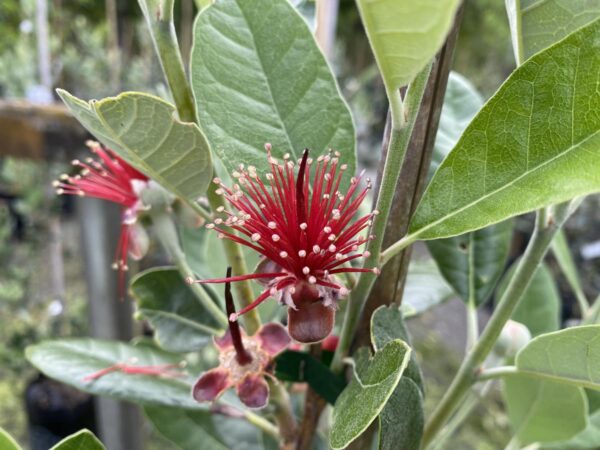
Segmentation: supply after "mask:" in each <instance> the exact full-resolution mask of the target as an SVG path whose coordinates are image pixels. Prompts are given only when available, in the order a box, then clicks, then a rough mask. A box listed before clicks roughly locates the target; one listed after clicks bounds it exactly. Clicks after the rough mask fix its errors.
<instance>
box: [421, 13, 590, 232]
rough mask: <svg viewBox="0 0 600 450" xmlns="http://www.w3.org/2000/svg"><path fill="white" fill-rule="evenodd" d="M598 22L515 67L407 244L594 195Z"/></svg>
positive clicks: (463, 142) (435, 185)
mask: <svg viewBox="0 0 600 450" xmlns="http://www.w3.org/2000/svg"><path fill="white" fill-rule="evenodd" d="M599 39H600V21H596V22H594V23H592V24H591V25H589V26H587V27H585V28H583V29H581V30H579V31H577V32H575V33H573V34H571V35H569V36H568V37H567V38H565V39H564V40H562V41H561V42H559V43H558V44H556V45H554V46H552V47H550V48H549V49H547V50H545V51H543V52H541V53H538V54H537V55H535V56H534V57H532V58H531V59H530V60H528V61H527V62H526V63H525V64H523V65H522V66H521V67H519V68H518V69H517V70H516V71H515V72H514V73H513V74H512V75H511V76H510V77H509V78H508V80H506V82H505V83H504V84H503V86H502V87H501V88H500V89H499V91H498V92H497V93H496V94H495V95H494V96H493V97H492V98H491V99H490V100H489V101H488V102H487V104H486V105H485V106H484V107H483V109H482V110H481V111H480V112H479V114H478V115H477V116H476V117H475V119H473V121H472V122H471V124H470V125H469V126H468V127H467V129H466V130H465V132H464V134H463V135H462V137H461V139H460V140H459V142H458V144H457V145H456V147H455V148H454V149H453V150H452V152H450V154H449V155H448V157H447V158H446V159H445V160H444V162H443V163H442V164H441V166H440V167H439V169H438V170H437V172H436V174H435V175H434V177H433V179H432V180H431V183H430V184H429V187H428V188H427V190H426V192H425V194H424V195H423V198H422V200H421V202H420V204H419V206H418V207H417V210H416V212H415V214H414V216H413V219H412V221H411V224H410V229H409V236H410V239H437V238H442V237H450V236H455V235H459V234H463V233H466V232H468V231H472V230H476V229H479V228H483V227H485V226H487V225H491V224H493V223H497V222H500V221H502V220H505V219H507V218H509V217H512V216H516V215H518V214H522V213H525V212H527V211H531V210H534V209H538V208H541V207H544V206H548V205H551V204H556V203H560V202H563V201H566V200H569V199H572V198H574V197H578V196H581V195H585V194H589V193H592V192H595V191H598V190H600V171H598V167H599V166H600V151H599V148H600V115H598V114H593V113H590V112H591V111H597V110H598V109H599V108H600V86H599V85H600V80H598V79H597V77H594V76H593V75H591V74H596V73H598V72H600V52H598V45H597V42H598V40H599Z"/></svg>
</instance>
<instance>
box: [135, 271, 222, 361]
mask: <svg viewBox="0 0 600 450" xmlns="http://www.w3.org/2000/svg"><path fill="white" fill-rule="evenodd" d="M130 289H131V294H132V295H133V297H134V298H135V300H136V302H137V307H138V309H137V314H136V316H139V318H140V319H146V320H148V321H149V322H150V324H151V325H152V328H154V331H155V333H154V339H155V340H156V342H157V343H158V345H160V347H162V348H163V349H165V350H167V351H171V352H182V353H187V352H194V351H198V350H199V348H200V347H202V346H204V345H206V344H207V343H208V342H210V340H211V338H212V336H214V335H217V334H221V333H222V330H221V329H220V327H219V324H218V323H217V322H216V321H215V320H214V319H213V318H212V316H211V315H210V314H208V313H207V312H206V310H205V309H204V307H203V306H202V304H201V303H200V302H199V301H198V299H197V298H196V296H195V295H194V294H193V293H192V291H191V290H190V288H189V286H188V285H187V284H186V283H185V282H184V281H183V279H182V278H181V274H180V273H179V271H178V270H177V269H175V268H173V267H157V268H152V269H149V270H146V271H144V272H142V273H140V274H138V275H136V277H135V278H134V279H133V280H132V281H131V287H130Z"/></svg>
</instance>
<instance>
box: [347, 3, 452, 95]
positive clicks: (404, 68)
mask: <svg viewBox="0 0 600 450" xmlns="http://www.w3.org/2000/svg"><path fill="white" fill-rule="evenodd" d="M357 4H358V9H359V11H360V15H361V17H362V21H363V24H364V26H365V30H366V32H367V36H368V38H369V42H370V43H371V48H372V49H373V53H374V54H375V60H376V61H377V65H378V66H379V70H380V71H381V75H382V77H383V80H384V83H385V85H386V89H387V91H388V92H393V91H394V90H396V89H398V88H400V87H402V86H406V85H407V84H409V83H410V82H411V81H412V80H413V79H414V78H415V76H416V75H417V74H418V73H419V72H420V71H421V70H422V69H423V68H424V67H425V66H426V65H427V63H428V62H429V61H430V60H431V59H432V58H433V57H434V56H435V54H436V53H437V52H438V50H439V49H440V47H441V46H442V44H443V43H444V40H445V39H446V35H447V34H448V32H449V31H450V27H451V26H452V23H453V21H454V15H455V13H456V9H457V8H458V6H459V5H460V1H459V0H421V1H419V2H403V1H397V0H358V1H357Z"/></svg>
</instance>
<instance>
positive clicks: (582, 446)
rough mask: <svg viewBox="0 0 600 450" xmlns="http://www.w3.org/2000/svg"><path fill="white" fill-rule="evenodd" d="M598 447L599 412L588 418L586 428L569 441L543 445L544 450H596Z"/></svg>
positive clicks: (599, 438)
mask: <svg viewBox="0 0 600 450" xmlns="http://www.w3.org/2000/svg"><path fill="white" fill-rule="evenodd" d="M599 445H600V411H596V412H595V413H594V414H592V415H591V416H589V423H588V424H587V427H585V429H584V430H583V431H581V432H580V433H577V434H576V435H575V436H573V437H572V438H571V439H569V440H567V441H564V442H557V443H555V444H549V445H544V446H543V447H542V449H544V450H597V449H598V446H599Z"/></svg>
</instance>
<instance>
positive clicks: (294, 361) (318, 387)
mask: <svg viewBox="0 0 600 450" xmlns="http://www.w3.org/2000/svg"><path fill="white" fill-rule="evenodd" d="M275 363H276V365H275V376H276V377H277V378H279V379H280V380H284V381H293V382H296V383H308V384H309V385H310V387H311V388H312V389H313V390H314V391H315V392H316V393H317V394H319V395H320V396H321V397H323V398H324V399H325V400H327V401H328V402H329V403H330V404H332V405H333V404H334V403H335V401H336V400H337V398H338V397H339V395H340V394H341V393H342V391H343V390H344V387H345V386H346V383H345V382H344V380H343V379H342V378H340V377H338V376H337V375H335V374H334V373H333V372H331V370H329V368H328V367H327V366H326V365H325V364H323V363H322V362H321V361H319V360H318V359H316V358H314V357H313V356H311V355H309V354H308V353H304V352H296V351H292V350H287V351H285V352H283V353H281V354H280V355H279V356H277V358H276V359H275Z"/></svg>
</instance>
